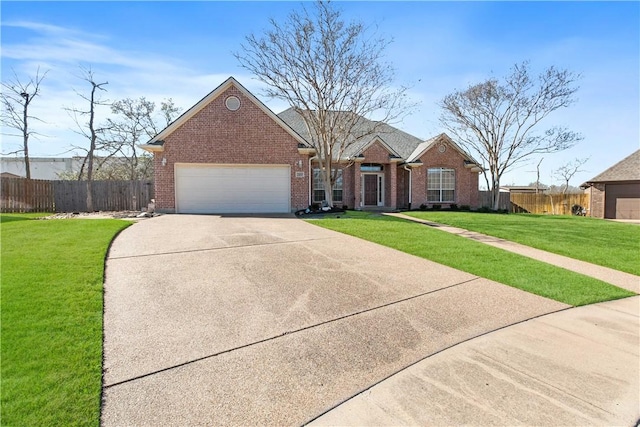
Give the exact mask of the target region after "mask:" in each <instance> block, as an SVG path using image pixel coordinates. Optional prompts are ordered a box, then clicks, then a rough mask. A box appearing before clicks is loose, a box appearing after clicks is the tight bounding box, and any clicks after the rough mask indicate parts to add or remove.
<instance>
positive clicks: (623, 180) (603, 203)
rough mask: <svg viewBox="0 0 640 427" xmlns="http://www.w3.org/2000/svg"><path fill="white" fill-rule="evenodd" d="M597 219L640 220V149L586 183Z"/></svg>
mask: <svg viewBox="0 0 640 427" xmlns="http://www.w3.org/2000/svg"><path fill="white" fill-rule="evenodd" d="M580 187H582V188H585V189H586V190H585V191H586V192H587V193H588V194H589V196H590V197H589V199H590V202H589V212H590V215H591V216H592V217H594V218H612V219H640V150H638V151H636V152H634V153H632V154H631V155H630V156H628V157H625V158H624V159H622V160H621V161H619V162H618V163H616V164H615V165H613V166H611V167H610V168H609V169H607V170H605V171H604V172H602V173H601V174H599V175H597V176H596V177H594V178H592V179H590V180H589V181H587V182H585V183H584V184H582V185H581V186H580Z"/></svg>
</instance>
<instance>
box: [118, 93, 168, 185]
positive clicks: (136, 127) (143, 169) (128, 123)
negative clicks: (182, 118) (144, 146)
mask: <svg viewBox="0 0 640 427" xmlns="http://www.w3.org/2000/svg"><path fill="white" fill-rule="evenodd" d="M155 110H156V104H155V102H153V101H149V100H147V99H146V98H145V97H140V98H139V99H131V98H125V99H122V100H120V101H116V102H114V103H113V104H112V105H111V112H112V113H113V114H114V115H115V117H114V118H110V119H108V120H107V121H108V128H109V130H108V132H107V134H108V135H107V136H106V137H105V142H106V145H107V148H108V151H109V153H110V155H112V156H115V155H119V156H121V157H122V158H123V159H122V160H123V161H122V162H120V165H117V164H111V165H109V166H108V169H109V171H110V176H114V177H120V179H131V180H134V179H142V178H149V175H150V173H151V172H152V168H151V167H149V166H150V165H151V162H150V161H149V158H150V156H145V155H144V153H143V154H140V150H139V148H138V144H140V142H141V141H142V140H148V139H150V138H153V137H154V136H155V135H157V134H158V132H160V131H161V130H162V129H163V128H164V127H165V126H167V125H168V124H169V123H171V121H172V120H173V119H174V118H175V117H176V116H177V114H178V113H179V112H180V109H179V108H177V107H176V106H175V104H174V102H173V100H172V99H170V98H169V99H167V100H164V101H162V103H161V106H160V111H159V112H158V113H156V112H155ZM145 157H148V158H145ZM112 163H113V162H112ZM116 166H119V167H116ZM125 171H126V173H123V172H125Z"/></svg>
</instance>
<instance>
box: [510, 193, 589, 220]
mask: <svg viewBox="0 0 640 427" xmlns="http://www.w3.org/2000/svg"><path fill="white" fill-rule="evenodd" d="M574 205H580V206H582V207H584V208H588V207H589V195H588V194H585V193H576V194H522V193H520V194H518V193H516V194H511V210H510V211H511V212H515V213H533V214H549V215H571V207H572V206H574Z"/></svg>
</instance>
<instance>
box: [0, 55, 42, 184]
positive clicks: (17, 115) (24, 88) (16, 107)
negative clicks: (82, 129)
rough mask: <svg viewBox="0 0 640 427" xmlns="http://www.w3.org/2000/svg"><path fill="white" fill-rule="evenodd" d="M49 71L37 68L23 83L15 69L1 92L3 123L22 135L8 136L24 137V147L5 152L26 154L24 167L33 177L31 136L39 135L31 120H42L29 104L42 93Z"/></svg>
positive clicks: (28, 177)
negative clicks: (41, 71) (30, 149)
mask: <svg viewBox="0 0 640 427" xmlns="http://www.w3.org/2000/svg"><path fill="white" fill-rule="evenodd" d="M47 73H48V71H45V72H44V73H42V74H40V67H38V69H37V70H36V75H35V77H29V81H28V82H27V83H23V82H21V81H20V79H19V78H18V76H17V74H16V73H15V71H13V78H12V79H11V80H8V81H6V82H2V92H1V93H0V101H1V102H2V109H3V110H4V114H3V115H2V120H1V121H2V125H3V126H6V127H7V128H10V129H14V130H17V131H18V132H20V135H15V134H8V135H7V136H20V137H22V148H20V149H19V150H16V151H13V152H10V153H3V154H18V153H23V155H24V168H25V172H26V178H27V179H31V166H30V165H29V137H30V136H32V135H37V133H36V132H34V131H32V130H31V129H30V128H29V120H30V119H33V120H37V121H40V122H41V121H42V120H40V119H39V118H37V117H34V116H30V115H29V105H31V103H32V102H33V100H34V99H35V98H36V97H37V96H39V95H40V85H41V83H42V80H44V78H45V76H46V75H47Z"/></svg>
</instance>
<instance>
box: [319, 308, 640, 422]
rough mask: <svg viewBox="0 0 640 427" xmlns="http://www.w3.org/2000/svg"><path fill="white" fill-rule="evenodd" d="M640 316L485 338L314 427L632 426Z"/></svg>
mask: <svg viewBox="0 0 640 427" xmlns="http://www.w3.org/2000/svg"><path fill="white" fill-rule="evenodd" d="M639 312H640V296H636V297H631V298H625V299H622V300H617V301H608V302H604V303H600V304H593V305H588V306H583V307H578V308H572V309H568V310H564V311H561V312H557V313H552V314H548V315H546V316H542V317H539V318H536V319H533V320H529V321H526V322H523V323H520V324H517V325H514V326H511V327H507V328H505V329H501V330H499V331H496V332H492V333H489V334H487V335H484V336H482V337H479V338H476V339H473V340H470V341H467V342H464V343H462V344H459V345H457V346H454V347H451V348H449V349H447V350H444V351H442V352H440V353H437V354H435V355H434V356H431V357H428V358H426V359H424V360H423V361H421V362H418V363H416V364H415V365H413V366H411V367H409V368H407V369H405V370H403V371H401V372H399V373H397V374H396V375H394V376H392V377H390V378H389V379H387V380H385V381H382V382H380V383H379V384H378V385H375V386H373V387H371V388H369V389H367V390H365V391H363V392H362V393H360V394H359V395H357V396H355V397H354V398H352V399H350V400H348V401H347V402H345V403H343V404H342V405H340V406H338V407H336V408H335V409H333V410H331V411H329V412H327V413H325V414H324V415H323V416H321V417H319V418H317V419H315V420H314V421H313V422H311V423H310V425H313V426H335V425H341V426H349V425H377V426H383V425H539V426H558V425H625V426H631V425H635V423H636V422H637V421H638V419H639V418H640V408H639V405H640V403H639V402H640V384H639V377H640V372H639V371H640V343H639V337H638V335H639V332H638V331H639V328H640V318H639V314H638V313H639Z"/></svg>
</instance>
